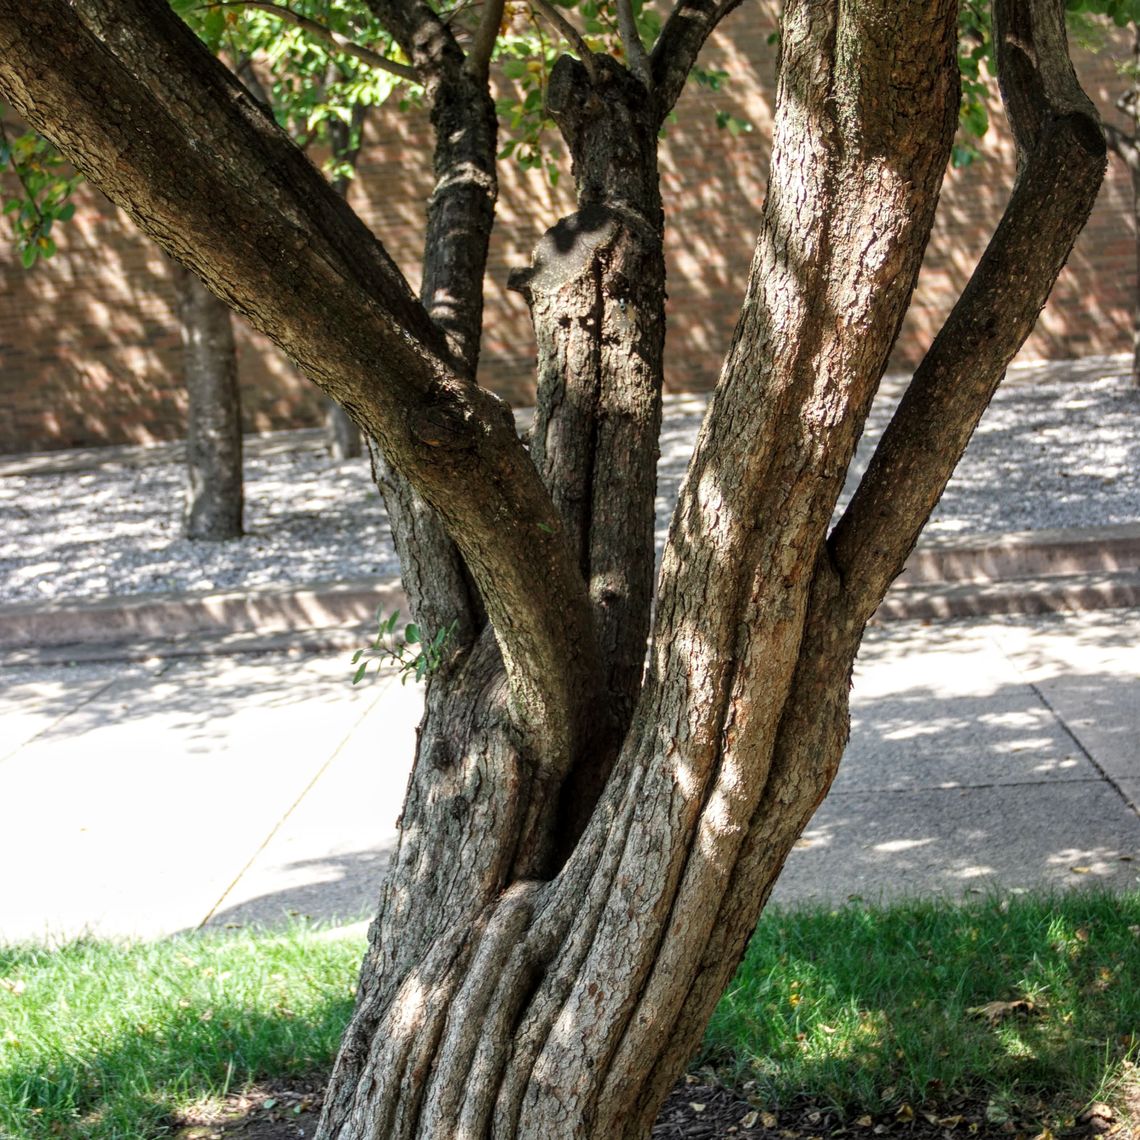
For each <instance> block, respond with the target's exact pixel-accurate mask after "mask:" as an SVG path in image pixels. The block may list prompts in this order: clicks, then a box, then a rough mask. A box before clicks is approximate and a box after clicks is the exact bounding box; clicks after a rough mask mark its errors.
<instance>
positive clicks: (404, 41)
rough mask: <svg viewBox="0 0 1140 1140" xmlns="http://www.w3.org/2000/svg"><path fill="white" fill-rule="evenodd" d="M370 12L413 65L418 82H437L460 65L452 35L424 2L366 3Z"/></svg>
mask: <svg viewBox="0 0 1140 1140" xmlns="http://www.w3.org/2000/svg"><path fill="white" fill-rule="evenodd" d="M366 3H367V5H368V8H369V10H370V11H371V12H372V14H373V15H374V16H375V17H376V18H377V19H378V20H379V21H380V23H381V24H383V25H384V27H385V28H387V29H388V31H389V32H390V33H391V35H392V38H393V39H394V40H395V41H396V43H398V44H399V45H400V48H401V50H402V51H403V53H404V54H405V55H406V56H407V57H408V59H409V60H411V62H412V67H413V68H415V70H416V72H417V74H418V75H419V76H420V81H421V82H423V83H429V82H430V81H431V80H432V79H433V78H434V79H438V78H439V77H440V76H441V75H443V74H444V72H445V70H447V69H456V70H458V68H459V67H460V66H461V65H462V63H463V52H462V50H461V49H460V47H459V44H458V42H457V41H456V39H455V35H454V33H453V32H452V31H451V29H450V28H449V27H448V26H447V24H446V23H445V22H444V21H443V20H442V19H441V18H440V17H439V16H438V15H437V14H436V12H435V11H434V10H433V9H432V8H431V6H430V5H428V4H427V3H425V2H424V0H366Z"/></svg>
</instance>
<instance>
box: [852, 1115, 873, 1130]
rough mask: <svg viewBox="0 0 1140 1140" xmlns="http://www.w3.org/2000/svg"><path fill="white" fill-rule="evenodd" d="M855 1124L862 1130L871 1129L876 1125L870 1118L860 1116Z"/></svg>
mask: <svg viewBox="0 0 1140 1140" xmlns="http://www.w3.org/2000/svg"><path fill="white" fill-rule="evenodd" d="M855 1123H856V1124H857V1125H858V1126H859V1127H860V1128H870V1127H871V1125H872V1124H874V1121H873V1120H872V1119H871V1118H870V1117H869V1116H860V1117H859V1119H858V1120H856V1121H855Z"/></svg>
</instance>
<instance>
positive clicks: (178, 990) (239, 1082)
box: [0, 927, 363, 1140]
mask: <svg viewBox="0 0 1140 1140" xmlns="http://www.w3.org/2000/svg"><path fill="white" fill-rule="evenodd" d="M362 950H363V942H362V941H361V940H360V939H345V938H340V939H336V938H324V939H322V938H318V937H315V935H314V932H312V931H308V930H306V929H305V928H303V927H297V928H296V929H294V930H290V931H288V932H284V933H276V934H267V933H264V932H261V933H257V932H251V931H239V932H226V933H224V934H218V935H213V934H211V935H206V936H192V937H184V938H177V939H171V940H169V941H165V942H156V943H140V944H136V945H122V944H111V943H106V942H95V941H87V940H84V941H79V942H73V943H71V944H69V945H66V946H63V947H61V948H60V949H57V950H51V951H48V950H43V949H37V948H31V947H27V946H24V947H20V946H15V947H7V948H4V947H0V1140H38V1138H40V1137H45V1138H46V1137H52V1138H57V1137H60V1136H63V1137H69V1138H70V1137H75V1138H79V1137H83V1138H88V1137H90V1138H91V1140H96V1138H98V1140H144V1138H148V1137H158V1136H162V1135H165V1134H166V1131H167V1129H166V1127H165V1125H166V1122H167V1121H168V1118H169V1117H170V1115H171V1113H173V1112H175V1111H177V1110H178V1109H180V1108H183V1107H186V1106H187V1105H190V1104H193V1103H195V1102H197V1101H200V1100H202V1099H203V1098H208V1097H213V1096H220V1095H222V1094H224V1093H225V1092H226V1091H227V1090H228V1089H230V1088H234V1089H237V1088H240V1087H242V1086H243V1085H247V1084H250V1083H252V1082H255V1081H259V1080H264V1079H267V1078H288V1077H291V1076H297V1075H302V1074H307V1073H314V1072H323V1071H327V1069H328V1068H329V1066H330V1065H331V1064H332V1060H333V1057H334V1055H335V1052H336V1046H337V1042H338V1040H339V1038H340V1034H341V1032H342V1030H343V1028H344V1025H345V1022H346V1021H347V1019H348V1016H349V1013H350V1012H351V1009H352V990H353V987H354V985H355V981H356V973H357V970H358V968H359V965H360V957H361V953H362Z"/></svg>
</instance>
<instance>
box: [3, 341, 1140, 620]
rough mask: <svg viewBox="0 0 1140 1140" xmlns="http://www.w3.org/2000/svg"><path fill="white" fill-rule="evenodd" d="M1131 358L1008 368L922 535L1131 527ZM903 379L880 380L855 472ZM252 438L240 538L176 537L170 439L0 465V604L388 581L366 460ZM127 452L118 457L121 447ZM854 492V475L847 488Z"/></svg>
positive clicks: (682, 435) (670, 472)
mask: <svg viewBox="0 0 1140 1140" xmlns="http://www.w3.org/2000/svg"><path fill="white" fill-rule="evenodd" d="M1127 370H1128V360H1127V358H1125V357H1119V356H1118V357H1107V358H1106V357H1101V358H1090V359H1086V360H1083V361H1077V362H1067V363H1063V364H1059V363H1053V364H1048V365H1035V366H1030V367H1025V368H1019V369H1016V370H1011V373H1010V376H1009V378H1008V379H1007V380H1006V382H1005V383H1004V384H1003V385H1002V388H1001V389H1000V390H999V392H998V394H997V396H996V397H995V399H994V402H993V405H992V406H991V408H990V410H989V412H988V413H987V415H986V418H985V419H984V420H983V421H982V424H981V426H980V427H979V429H978V432H977V433H976V435H975V437H974V440H973V442H972V443H971V444H970V448H969V451H968V452H967V453H966V456H965V458H964V459H963V461H962V464H961V465H960V467H959V470H958V472H957V474H956V475H955V477H954V479H953V481H952V482H951V483H950V486H949V487H948V488H947V491H946V494H945V496H944V497H943V500H942V502H941V503H940V504H939V506H938V508H937V510H936V511H935V514H934V516H933V518H932V519H931V522H930V524H929V525H928V528H927V532H926V533H927V534H928V535H948V534H978V533H991V532H1002V531H1024V530H1038V529H1043V528H1053V527H1094V526H1103V525H1109V524H1117V523H1131V522H1136V521H1137V520H1140V432H1138V431H1137V425H1138V423H1140V392H1138V391H1137V390H1135V389H1133V388H1132V387H1131V386H1130V385H1129V383H1128V378H1127ZM901 387H902V383H901V381H898V380H890V379H888V381H887V382H885V383H884V386H883V391H882V393H881V394H880V398H879V399H878V400H877V401H876V405H875V408H874V410H873V412H872V416H871V421H870V423H869V425H868V430H867V433H866V437H865V439H864V442H863V445H862V446H861V447H860V455H859V458H858V459H857V460H856V464H855V470H856V471H858V470H860V469H861V468H862V466H863V465H864V464H865V461H866V458H867V456H868V455H869V453H870V448H871V446H872V445H873V443H874V440H875V439H877V437H878V434H879V433H880V432H881V430H882V427H883V425H884V424H885V423H886V421H887V419H888V418H889V415H890V411H891V409H892V408H893V406H894V403H895V401H896V400H897V397H898V394H899V393H900V391H901ZM705 405H706V398H705V397H704V396H672V397H669V398H668V400H667V403H666V419H665V425H664V429H663V432H662V438H661V452H662V455H661V463H660V467H659V475H660V492H661V493H660V496H659V499H658V508H659V510H658V528H659V530H658V537H659V540H660V539H663V538H664V534H665V528H666V526H667V520H668V513H669V510H670V509H671V506H672V502H673V501H674V499H675V497H676V493H677V488H678V486H679V484H680V480H681V477H682V475H683V473H684V467H685V463H686V461H687V458H688V455H689V452H690V450H691V448H692V443H693V438H694V436H695V434H696V430H697V427H698V425H699V423H700V417H701V415H702V414H703V411H704V408H705ZM270 443H271V444H272V445H266V441H265V440H264V439H263V440H261V441H252V442H251V445H250V446H249V448H248V454H247V458H246V463H245V495H246V530H247V534H246V537H245V538H243V539H242V540H241V541H239V542H228V543H201V542H190V541H189V540H187V539H185V538H183V537H181V535H180V533H179V531H180V519H179V515H180V511H181V503H182V487H183V472H182V467H181V461H180V452H179V449H178V448H177V446H176V445H168V446H162V447H156V448H148V449H145V451H140V449H108V450H107V458H106V459H105V460H104V459H103V458H102V457H101V456H100V455H99V453H98V452H93V453H90V452H89V453H86V456H90V457H91V462H90V465H88V463H87V458H86V456H84V457H80V459H81V460H82V465H81V466H80V467H79V469H78V470H60V469H59V468H60V467H61V466H63V467H66V466H68V464H67V463H66V462H65V461H64V460H63V459H61V460H60V461H58V462H56V463H55V464H54V466H53V464H52V463H51V462H45V460H46V459H50V457H44V456H42V455H41V456H37V457H35V458H34V460H33V459H32V458H31V457H29V458H28V459H27V460H19V457H9V461H7V462H4V463H3V464H0V467H2V469H3V477H2V478H0V604H7V603H19V602H24V603H27V602H36V601H64V600H80V599H96V598H108V597H128V596H135V595H140V594H152V593H162V592H168V591H196V592H209V591H213V590H230V589H244V588H250V587H259V586H290V585H301V584H305V583H311V582H318V581H332V580H337V579H347V578H368V577H381V578H383V577H389V576H393V575H395V574H397V573H398V569H399V567H398V564H397V562H396V558H395V555H394V553H393V551H392V547H391V536H390V534H389V530H388V524H387V519H386V517H385V513H384V508H383V505H382V503H381V501H380V497H379V495H378V494H377V492H376V491H375V489H374V488H373V487H372V484H371V481H370V478H369V471H368V461H367V460H366V459H364V460H350V461H346V462H341V463H334V462H332V461H331V460H329V459H328V458H327V456H325V455H324V453H323V452H322V451H321V450H320V449H319V447H317V446H315V435H314V433H313V432H297V433H290V435H288V436H285V437H284V438H283V437H282V436H281V435H278V436H275V437H273V440H272V441H270ZM124 450H125V453H124ZM849 482H850V481H849Z"/></svg>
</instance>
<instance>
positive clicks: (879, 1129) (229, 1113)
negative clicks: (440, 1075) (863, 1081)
mask: <svg viewBox="0 0 1140 1140" xmlns="http://www.w3.org/2000/svg"><path fill="white" fill-rule="evenodd" d="M322 1095H323V1089H322V1087H321V1085H320V1084H319V1083H304V1082H294V1083H293V1084H291V1085H290V1086H289V1087H284V1086H280V1087H270V1086H265V1087H259V1088H256V1089H252V1090H250V1091H248V1092H245V1093H234V1094H231V1095H230V1096H228V1097H227V1098H226V1100H225V1102H224V1104H223V1105H222V1106H220V1107H219V1108H217V1109H216V1110H211V1112H210V1113H209V1114H208V1115H200V1116H199V1115H196V1116H193V1117H184V1118H183V1119H181V1120H179V1121H178V1122H177V1124H178V1125H179V1129H178V1132H177V1140H227V1138H232V1140H309V1138H311V1137H312V1136H314V1135H315V1133H316V1128H317V1120H318V1118H319V1116H320V1106H321V1098H322ZM737 1137H740V1138H742V1140H746V1138H749V1137H751V1138H755V1140H840V1138H847V1140H880V1138H881V1137H887V1138H888V1140H1077V1138H1092V1137H1110V1138H1111V1140H1140V1133H1136V1132H1134V1130H1133V1129H1131V1128H1128V1127H1127V1126H1125V1125H1124V1123H1123V1122H1121V1121H1119V1120H1117V1119H1116V1118H1115V1116H1114V1114H1113V1112H1112V1110H1111V1109H1110V1108H1108V1106H1106V1105H1094V1106H1093V1107H1092V1110H1090V1112H1088V1113H1086V1115H1085V1116H1084V1117H1082V1119H1081V1120H1080V1121H1079V1122H1078V1123H1077V1125H1076V1126H1075V1127H1074V1128H1072V1129H1071V1130H1069V1131H1067V1132H1064V1133H1056V1134H1055V1133H1051V1132H1044V1133H1037V1131H1036V1129H1035V1128H1033V1127H1032V1126H1029V1125H1027V1124H1022V1125H1020V1126H1019V1124H1018V1123H1017V1122H1016V1121H1007V1122H1005V1123H1003V1124H1000V1125H999V1124H995V1123H993V1122H992V1121H989V1120H987V1119H986V1105H985V1103H984V1102H978V1101H973V1102H970V1101H966V1100H957V1101H955V1102H953V1103H952V1104H950V1105H944V1106H942V1108H941V1109H940V1110H939V1112H938V1113H935V1112H931V1111H929V1110H927V1111H915V1110H913V1109H911V1108H910V1107H909V1106H906V1105H904V1106H902V1107H901V1108H899V1109H897V1110H896V1111H895V1112H893V1113H892V1114H890V1115H886V1116H871V1115H863V1116H854V1117H852V1116H850V1115H848V1116H844V1115H841V1114H840V1113H838V1112H837V1111H836V1110H835V1109H833V1108H824V1107H820V1106H816V1105H812V1104H810V1103H803V1104H797V1105H792V1106H789V1107H787V1108H782V1109H780V1110H779V1111H778V1112H776V1111H769V1110H767V1109H764V1108H762V1107H758V1106H756V1105H754V1104H753V1103H752V1102H751V1101H749V1100H748V1099H746V1098H745V1097H743V1096H741V1095H740V1093H738V1092H734V1091H733V1090H731V1089H726V1088H723V1087H721V1086H719V1085H711V1084H705V1083H703V1082H702V1081H701V1080H700V1079H699V1078H696V1077H691V1076H690V1077H686V1078H684V1080H682V1081H680V1082H678V1084H677V1086H676V1088H674V1089H673V1091H672V1093H670V1095H669V1099H668V1100H667V1101H666V1102H665V1107H664V1108H663V1109H662V1110H661V1115H660V1116H658V1118H657V1123H656V1124H655V1125H654V1127H653V1140H736V1138H737Z"/></svg>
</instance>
